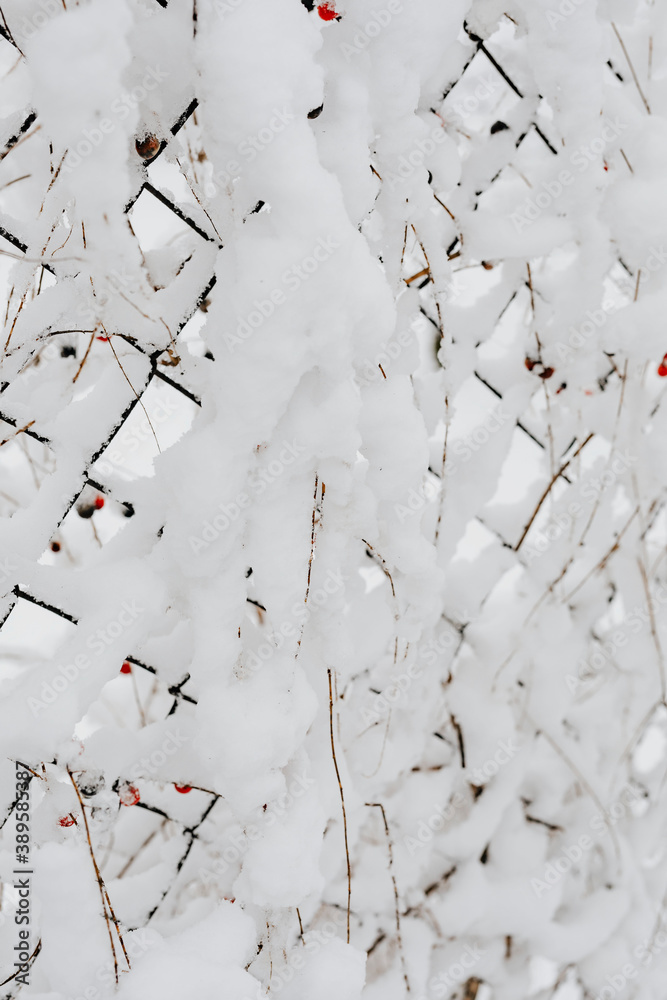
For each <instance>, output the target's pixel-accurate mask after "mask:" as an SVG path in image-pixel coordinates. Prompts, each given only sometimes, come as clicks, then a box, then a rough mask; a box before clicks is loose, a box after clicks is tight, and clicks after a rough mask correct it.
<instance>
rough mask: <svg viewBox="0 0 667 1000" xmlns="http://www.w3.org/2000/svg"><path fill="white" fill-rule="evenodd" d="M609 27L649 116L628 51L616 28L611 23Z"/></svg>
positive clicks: (647, 104)
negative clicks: (617, 42)
mask: <svg viewBox="0 0 667 1000" xmlns="http://www.w3.org/2000/svg"><path fill="white" fill-rule="evenodd" d="M611 26H612V28H613V29H614V34H615V35H616V37H617V38H618V41H619V44H620V46H621V48H622V49H623V55H624V56H625V58H626V61H627V64H628V66H629V67H630V72H631V73H632V78H633V80H634V81H635V84H636V87H637V90H638V91H639V96H640V97H641V99H642V101H643V102H644V107H645V108H646V111H647V113H648V114H649V115H650V114H651V109H650V107H649V103H648V101H647V100H646V98H645V97H644V91H643V90H642V88H641V84H640V83H639V78H638V76H637V74H636V72H635V67H634V66H633V65H632V60H631V58H630V56H629V54H628V50H627V49H626V47H625V43H624V41H623V39H622V38H621V36H620V35H619V33H618V28H617V27H616V25H615V24H614V22H613V21H612V22H611Z"/></svg>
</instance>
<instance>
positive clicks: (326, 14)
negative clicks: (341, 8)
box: [317, 0, 339, 21]
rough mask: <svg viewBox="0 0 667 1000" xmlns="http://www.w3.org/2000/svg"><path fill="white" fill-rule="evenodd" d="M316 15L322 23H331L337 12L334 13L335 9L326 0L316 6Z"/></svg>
mask: <svg viewBox="0 0 667 1000" xmlns="http://www.w3.org/2000/svg"><path fill="white" fill-rule="evenodd" d="M317 13H318V14H319V15H320V17H321V18H322V20H323V21H333V20H334V18H336V17H338V16H339V14H338V12H337V11H336V8H335V7H334V5H333V4H332V3H331V2H330V0H326V2H325V3H321V4H318V7H317Z"/></svg>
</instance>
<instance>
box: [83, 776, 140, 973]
mask: <svg viewBox="0 0 667 1000" xmlns="http://www.w3.org/2000/svg"><path fill="white" fill-rule="evenodd" d="M67 773H68V774H69V779H70V781H71V782H72V786H73V788H74V791H75V792H76V797H77V799H78V800H79V805H80V806H81V814H82V816H83V822H84V825H85V828H86V839H87V840H88V849H89V851H90V857H91V860H92V862H93V868H94V869H95V876H96V878H97V885H98V887H99V890H100V897H101V899H102V911H103V913H104V919H105V921H106V925H107V931H108V932H109V943H110V945H111V954H112V956H113V967H114V976H115V979H116V983H118V981H119V979H118V957H117V955H116V946H115V944H114V940H113V934H112V931H111V921H113V923H114V926H115V928H116V934H117V935H118V940H119V942H120V946H121V948H122V949H123V955H124V956H125V961H126V962H127V967H128V969H130V968H131V965H130V959H129V957H128V954H127V951H126V948H125V942H124V941H123V935H122V934H121V932H120V926H119V924H118V920H117V918H116V914H115V913H114V909H113V906H112V905H111V900H110V899H109V893H108V892H107V888H106V886H105V884H104V879H103V878H102V872H101V871H100V869H99V867H98V864H97V860H96V858H95V852H94V851H93V842H92V839H91V836H90V827H89V826H88V817H87V816H86V808H85V806H84V804H83V799H82V798H81V792H80V791H79V786H78V785H77V783H76V781H75V780H74V775H73V774H72V772H71V771H70V769H69V767H68V768H67Z"/></svg>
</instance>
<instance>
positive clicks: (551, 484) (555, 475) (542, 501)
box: [514, 432, 593, 552]
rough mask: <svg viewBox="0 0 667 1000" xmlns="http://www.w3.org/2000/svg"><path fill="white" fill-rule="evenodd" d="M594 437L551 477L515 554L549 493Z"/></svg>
mask: <svg viewBox="0 0 667 1000" xmlns="http://www.w3.org/2000/svg"><path fill="white" fill-rule="evenodd" d="M592 437H593V433H592V432H591V433H590V434H589V435H588V437H587V438H586V439H585V440H584V441H582V443H581V444H580V445H579V447H578V448H577V450H576V451H575V453H574V454H573V455H572V456H571V457H570V458H568V460H567V462H564V463H563V464H562V465H561V467H560V469H559V470H558V471H557V472H556V473H555V474H554V475H553V476H552V477H551V481H550V483H549V485H548V486H547V488H546V489H545V491H544V493H543V494H542V496H541V497H540V499H539V500H538V503H537V507H536V508H535V510H534V511H533V513H532V514H531V516H530V519H529V521H528V523H527V525H526V526H525V528H524V529H523V532H522V533H521V538H520V539H519V541H518V542H517V543H516V545H515V546H514V551H515V552H518V551H519V549H520V548H521V546H522V544H523V541H524V539H525V537H526V535H527V534H528V532H529V531H530V529H531V527H532V524H533V521H534V520H535V518H536V517H537V515H538V514H539V511H540V508H541V506H542V504H543V503H544V501H545V500H546V498H547V497H548V496H549V493H550V492H551V489H552V487H553V485H554V483H555V482H556V480H557V479H559V478H560V477H561V476H562V475H563V473H564V472H565V470H566V469H567V467H568V466H569V465H570V464H571V463H572V462H573V461H574V460H575V458H576V457H577V455H578V454H579V452H580V451H582V449H583V448H585V447H586V445H587V444H588V442H589V441H590V440H591V438H592Z"/></svg>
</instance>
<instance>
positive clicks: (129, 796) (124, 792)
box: [118, 785, 141, 806]
mask: <svg viewBox="0 0 667 1000" xmlns="http://www.w3.org/2000/svg"><path fill="white" fill-rule="evenodd" d="M118 795H119V798H120V804H121V805H122V806H136V804H137V802H138V801H139V799H140V798H141V796H140V795H139V789H138V788H135V787H134V785H125V787H124V788H121V790H120V792H119V793H118Z"/></svg>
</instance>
